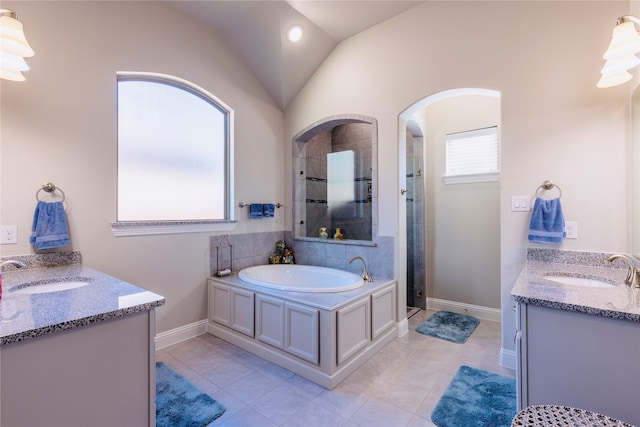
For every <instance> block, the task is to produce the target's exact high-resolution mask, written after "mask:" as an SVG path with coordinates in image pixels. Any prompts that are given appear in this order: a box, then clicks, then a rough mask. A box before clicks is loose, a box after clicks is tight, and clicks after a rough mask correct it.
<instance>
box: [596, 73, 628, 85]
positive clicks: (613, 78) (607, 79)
mask: <svg viewBox="0 0 640 427" xmlns="http://www.w3.org/2000/svg"><path fill="white" fill-rule="evenodd" d="M632 78H633V75H632V74H631V73H630V72H628V71H622V72H620V73H617V74H603V75H602V77H601V78H600V80H599V81H598V83H597V84H596V87H599V88H606V87H613V86H618V85H621V84H623V83H626V82H628V81H629V80H631V79H632Z"/></svg>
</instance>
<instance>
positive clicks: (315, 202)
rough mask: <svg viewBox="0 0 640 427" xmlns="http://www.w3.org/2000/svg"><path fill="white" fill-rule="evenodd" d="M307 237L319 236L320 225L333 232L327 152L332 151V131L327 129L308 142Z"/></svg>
mask: <svg viewBox="0 0 640 427" xmlns="http://www.w3.org/2000/svg"><path fill="white" fill-rule="evenodd" d="M305 145H306V154H307V155H306V175H307V181H306V190H307V194H306V213H307V220H306V225H307V232H306V234H305V236H307V237H318V232H319V229H320V227H327V228H328V229H329V230H328V231H329V232H331V222H330V219H329V211H328V209H327V154H328V153H331V151H332V146H331V131H330V130H325V131H324V132H320V133H319V134H317V135H316V136H314V137H313V138H311V139H310V140H309V141H308V142H307V143H306V144H305Z"/></svg>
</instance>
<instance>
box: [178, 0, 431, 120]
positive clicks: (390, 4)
mask: <svg viewBox="0 0 640 427" xmlns="http://www.w3.org/2000/svg"><path fill="white" fill-rule="evenodd" d="M423 1H424V0H387V1H383V0H377V1H376V0H374V1H369V0H290V1H274V0H262V1H259V0H256V1H252V0H204V1H203V0H197V1H189V0H169V1H168V3H169V4H171V5H172V6H173V7H175V8H178V9H181V10H183V11H184V12H186V13H188V14H190V15H192V16H193V17H194V18H195V19H198V20H201V21H203V22H204V23H206V24H207V25H209V26H211V27H212V28H214V29H215V30H216V31H218V32H219V33H220V34H222V35H223V36H224V37H225V38H226V39H227V40H228V42H229V43H230V44H231V45H232V46H233V48H234V49H235V50H236V51H237V52H238V54H239V55H240V56H241V57H242V58H243V59H244V61H245V62H246V63H247V65H248V66H249V67H250V68H251V70H252V71H253V73H254V74H255V76H256V77H257V78H258V80H260V82H261V83H262V84H263V86H264V87H265V88H266V90H267V91H268V92H269V94H270V95H271V96H272V97H273V99H274V100H275V102H276V103H277V104H278V106H279V107H280V108H281V109H282V110H284V109H285V108H286V107H287V105H288V104H289V102H290V101H291V99H293V97H295V95H296V94H297V93H298V91H300V89H301V88H302V87H303V86H304V84H305V83H306V82H307V80H308V79H309V78H310V77H311V75H312V74H313V73H314V72H315V70H316V69H317V68H318V67H319V66H320V64H321V63H322V62H323V61H324V59H325V58H326V57H327V56H328V55H329V53H331V51H332V50H333V48H334V47H335V46H336V45H337V44H338V43H340V42H341V41H342V40H345V39H347V38H349V37H351V36H353V35H354V34H357V33H359V32H361V31H363V30H366V29H367V28H369V27H371V26H374V25H376V24H378V23H380V22H382V21H384V20H386V19H389V18H392V17H394V16H396V15H398V14H400V13H402V12H404V11H406V10H408V9H410V8H412V7H414V6H416V5H418V4H420V3H422V2H423ZM296 24H297V25H300V26H301V27H302V28H303V30H304V36H303V39H302V40H301V41H300V42H298V43H296V44H293V43H291V42H289V41H288V40H287V38H286V33H287V31H288V30H289V28H291V27H292V26H293V25H296Z"/></svg>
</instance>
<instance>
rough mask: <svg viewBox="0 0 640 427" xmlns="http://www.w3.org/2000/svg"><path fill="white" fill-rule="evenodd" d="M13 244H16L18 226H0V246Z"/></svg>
mask: <svg viewBox="0 0 640 427" xmlns="http://www.w3.org/2000/svg"><path fill="white" fill-rule="evenodd" d="M14 243H18V226H17V225H3V226H0V245H10V244H14Z"/></svg>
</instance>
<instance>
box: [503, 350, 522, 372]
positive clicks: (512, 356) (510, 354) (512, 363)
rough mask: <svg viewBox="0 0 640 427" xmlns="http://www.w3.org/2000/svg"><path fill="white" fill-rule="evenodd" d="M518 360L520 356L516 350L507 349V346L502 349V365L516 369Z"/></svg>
mask: <svg viewBox="0 0 640 427" xmlns="http://www.w3.org/2000/svg"><path fill="white" fill-rule="evenodd" d="M517 360H518V356H517V355H516V352H515V351H513V350H507V349H505V348H501V349H500V366H503V367H505V368H509V369H513V370H514V371H515V370H516V362H517Z"/></svg>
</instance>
